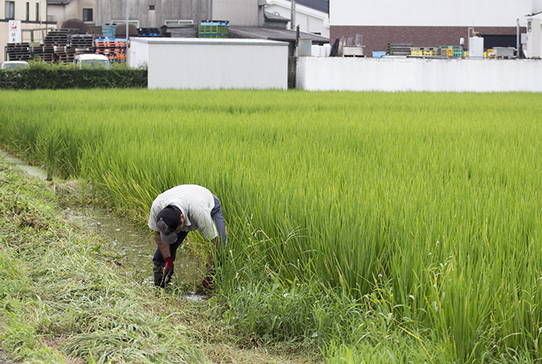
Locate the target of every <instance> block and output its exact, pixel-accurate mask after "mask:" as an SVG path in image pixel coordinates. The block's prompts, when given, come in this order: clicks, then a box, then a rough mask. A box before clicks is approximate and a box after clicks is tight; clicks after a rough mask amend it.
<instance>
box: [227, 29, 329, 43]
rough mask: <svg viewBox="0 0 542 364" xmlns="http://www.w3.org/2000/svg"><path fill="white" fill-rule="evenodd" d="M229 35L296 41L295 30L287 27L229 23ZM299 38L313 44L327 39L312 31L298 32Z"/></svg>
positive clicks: (327, 41)
mask: <svg viewBox="0 0 542 364" xmlns="http://www.w3.org/2000/svg"><path fill="white" fill-rule="evenodd" d="M229 35H230V37H231V38H252V39H269V40H276V41H281V42H294V41H296V37H297V34H296V32H295V30H289V29H272V28H256V27H238V26H232V25H230V29H229ZM299 37H300V38H303V39H310V40H311V41H312V43H313V44H326V43H329V39H328V38H325V37H321V36H319V35H315V34H312V33H304V32H300V35H299Z"/></svg>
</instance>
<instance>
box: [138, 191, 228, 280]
mask: <svg viewBox="0 0 542 364" xmlns="http://www.w3.org/2000/svg"><path fill="white" fill-rule="evenodd" d="M220 206H221V204H220V200H219V199H218V197H216V196H215V195H213V194H212V193H211V191H209V190H208V189H206V188H205V187H202V186H198V185H180V186H177V187H173V188H171V189H169V190H167V191H165V192H163V193H161V194H160V195H158V197H156V199H155V200H154V202H153V203H152V207H151V212H150V215H149V227H150V228H151V229H152V230H154V239H155V240H156V245H157V247H156V251H155V252H154V257H153V258H152V260H153V263H154V268H153V272H154V284H155V285H157V286H161V287H165V285H166V284H167V283H168V282H169V280H170V279H171V275H172V274H173V266H174V264H173V262H174V261H175V255H176V253H177V249H178V248H179V246H180V245H181V243H182V242H183V240H184V238H185V237H186V235H187V234H188V232H189V231H194V230H199V231H200V233H201V235H202V236H203V237H204V238H205V239H206V240H207V241H209V242H211V243H212V245H211V246H212V247H214V248H216V253H219V252H220V251H221V249H222V247H223V246H224V244H225V243H226V228H225V222H224V217H223V216H222V210H221V208H220ZM213 269H214V261H213V252H209V258H208V261H207V276H206V277H205V278H204V280H203V286H204V287H205V288H206V289H209V290H210V289H212V288H213V280H212V276H211V273H212V271H213Z"/></svg>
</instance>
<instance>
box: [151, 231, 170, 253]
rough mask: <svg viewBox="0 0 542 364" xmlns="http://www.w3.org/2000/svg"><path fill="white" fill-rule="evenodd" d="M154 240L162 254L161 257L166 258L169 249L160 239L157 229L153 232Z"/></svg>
mask: <svg viewBox="0 0 542 364" xmlns="http://www.w3.org/2000/svg"><path fill="white" fill-rule="evenodd" d="M154 240H155V241H156V245H157V246H158V249H159V250H160V253H161V254H162V258H164V260H166V258H167V257H170V256H171V249H170V248H169V244H166V243H164V242H163V241H162V239H161V238H160V232H159V231H155V232H154Z"/></svg>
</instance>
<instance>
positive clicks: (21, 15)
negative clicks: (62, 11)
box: [0, 0, 47, 22]
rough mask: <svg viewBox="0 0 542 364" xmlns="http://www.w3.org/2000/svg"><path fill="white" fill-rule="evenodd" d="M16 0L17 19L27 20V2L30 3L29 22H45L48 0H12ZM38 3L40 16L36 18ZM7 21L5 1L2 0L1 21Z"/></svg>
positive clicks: (0, 7) (0, 2)
mask: <svg viewBox="0 0 542 364" xmlns="http://www.w3.org/2000/svg"><path fill="white" fill-rule="evenodd" d="M11 1H14V2H15V20H21V21H27V20H26V3H28V4H29V10H30V11H29V19H28V21H29V22H40V21H41V22H45V21H46V20H47V0H11ZM36 4H39V16H38V18H37V19H36ZM3 21H6V22H7V20H6V5H5V1H0V22H3Z"/></svg>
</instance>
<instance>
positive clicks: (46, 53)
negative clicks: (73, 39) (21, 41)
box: [30, 44, 55, 63]
mask: <svg viewBox="0 0 542 364" xmlns="http://www.w3.org/2000/svg"><path fill="white" fill-rule="evenodd" d="M30 53H31V54H32V58H33V59H40V60H41V61H42V62H47V63H52V62H53V61H54V60H55V59H54V54H55V48H54V46H51V45H42V44H40V45H34V46H30Z"/></svg>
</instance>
